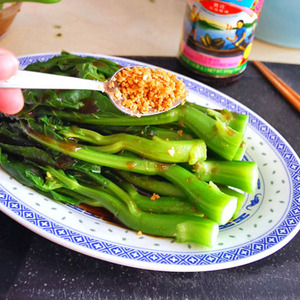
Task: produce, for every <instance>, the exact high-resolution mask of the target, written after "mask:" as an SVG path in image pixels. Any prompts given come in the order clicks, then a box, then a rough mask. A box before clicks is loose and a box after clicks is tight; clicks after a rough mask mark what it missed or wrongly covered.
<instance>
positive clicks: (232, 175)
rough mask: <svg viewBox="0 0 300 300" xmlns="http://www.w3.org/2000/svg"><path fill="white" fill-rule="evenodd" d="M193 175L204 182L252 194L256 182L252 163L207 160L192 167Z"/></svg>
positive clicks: (256, 177)
mask: <svg viewBox="0 0 300 300" xmlns="http://www.w3.org/2000/svg"><path fill="white" fill-rule="evenodd" d="M193 169H194V171H195V174H196V175H197V176H198V177H199V178H200V179H202V180H204V181H213V182H214V183H218V184H223V185H228V186H232V187H235V188H238V189H240V190H242V191H244V192H247V193H254V191H255V189H256V186H257V180H258V168H257V164H256V163H254V162H252V161H217V160H207V161H201V162H198V163H197V164H195V165H194V166H193Z"/></svg>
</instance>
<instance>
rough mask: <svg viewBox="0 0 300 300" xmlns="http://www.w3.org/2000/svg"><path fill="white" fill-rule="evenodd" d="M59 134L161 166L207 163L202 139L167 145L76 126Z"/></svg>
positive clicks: (155, 140)
mask: <svg viewBox="0 0 300 300" xmlns="http://www.w3.org/2000/svg"><path fill="white" fill-rule="evenodd" d="M58 132H59V133H60V134H62V135H64V136H65V137H67V138H77V139H79V140H83V141H85V142H89V143H91V144H93V145H101V147H91V149H94V150H97V151H101V152H108V153H117V152H120V151H121V150H129V151H132V152H134V153H137V154H139V155H141V156H143V157H146V158H148V159H152V160H156V161H160V162H167V163H180V162H189V164H190V165H193V164H195V163H196V162H197V161H199V160H205V159H206V145H205V143H204V141H202V140H199V139H197V140H196V139H195V140H188V141H164V140H161V139H159V138H158V137H153V139H152V140H148V139H145V138H142V137H138V136H134V135H130V134H126V133H119V134H113V135H108V136H103V135H101V134H99V133H97V132H95V131H92V130H88V129H84V128H78V127H75V126H72V127H65V128H63V129H60V130H58Z"/></svg>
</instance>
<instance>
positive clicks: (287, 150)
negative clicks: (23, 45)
mask: <svg viewBox="0 0 300 300" xmlns="http://www.w3.org/2000/svg"><path fill="white" fill-rule="evenodd" d="M56 55H59V54H57V53H55V54H53V53H51V54H36V55H30V56H24V57H20V58H19V60H20V66H21V67H25V66H27V65H28V64H30V63H33V62H36V61H45V60H48V59H49V58H51V57H53V56H56ZM78 55H83V56H85V55H91V56H95V57H104V58H108V59H110V60H113V61H115V62H116V63H118V64H120V65H123V66H131V65H137V64H138V65H145V66H150V67H152V66H151V65H148V64H145V63H141V62H137V61H133V60H129V59H124V58H121V57H111V56H104V55H92V54H78ZM178 77H180V78H181V79H183V81H184V83H185V84H186V86H187V87H188V89H189V91H191V92H193V93H195V94H196V95H199V96H201V97H202V98H204V99H206V101H207V102H208V104H215V105H218V106H220V107H222V108H226V109H228V110H231V111H236V112H238V113H242V114H248V115H249V127H251V128H252V129H253V130H254V131H255V132H256V133H257V134H258V135H260V136H261V137H262V138H263V139H264V140H265V141H266V142H267V143H269V145H270V146H271V147H272V148H273V150H274V151H275V152H276V154H277V155H278V157H279V158H280V160H281V164H283V165H284V166H283V167H284V169H285V170H286V172H287V173H288V176H289V179H290V180H289V195H288V198H289V199H288V202H289V203H288V211H285V212H283V214H282V217H281V219H280V221H279V222H277V223H275V224H274V227H271V229H269V230H267V231H266V232H264V233H263V234H262V235H261V236H260V237H259V238H258V239H256V240H255V241H254V240H252V241H251V240H250V241H249V242H246V243H243V244H241V245H238V246H235V247H232V248H230V247H229V248H226V249H222V250H220V251H218V250H216V251H214V250H213V249H211V250H207V249H206V250H205V251H198V252H193V251H190V252H189V251H183V252H176V251H172V250H171V249H170V251H165V250H163V251H160V250H155V249H142V248H139V247H132V246H128V245H126V244H122V243H115V242H111V241H109V240H105V239H101V237H100V238H95V236H90V235H88V234H85V233H82V232H80V231H78V230H74V229H73V228H72V226H71V227H68V226H66V225H64V224H60V223H59V222H57V221H54V220H52V219H51V218H49V217H47V216H44V215H43V214H41V213H40V212H39V211H38V210H34V209H32V208H30V207H28V206H27V205H26V204H24V203H23V202H22V200H21V199H19V198H17V197H15V196H14V195H13V193H11V191H8V190H7V189H6V188H5V187H4V186H2V185H1V183H0V208H1V210H2V211H3V212H4V213H6V214H7V215H9V216H10V217H11V218H13V219H15V220H16V221H18V222H19V223H21V224H22V225H24V226H25V227H27V228H29V229H30V230H32V231H34V232H35V233H37V234H40V235H42V236H44V237H45V238H47V239H49V240H51V241H53V242H56V243H58V244H60V245H63V246H65V247H67V248H70V249H73V250H75V251H78V252H81V253H84V254H86V255H90V256H92V257H95V258H99V259H102V260H106V261H109V262H113V263H118V264H122V265H126V266H131V267H137V268H142V269H151V270H162V271H179V272H180V271H211V270H218V269H225V268H230V267H235V266H241V265H244V264H247V263H251V262H254V261H257V260H258V259H261V258H264V257H267V256H268V255H270V254H272V253H274V252H276V251H277V250H279V249H280V248H282V247H283V246H284V245H286V244H287V243H288V242H289V241H290V240H291V239H292V238H293V237H294V236H295V235H296V234H297V232H298V231H299V229H300V160H299V158H298V157H297V155H296V153H295V152H294V150H293V149H292V148H291V146H290V145H289V144H288V143H287V142H286V141H285V140H284V138H283V137H281V135H280V134H279V133H278V132H276V130H275V129H273V128H272V127H271V126H270V125H269V124H267V123H266V122H265V121H264V120H263V119H261V118H260V117H259V116H257V115H256V114H255V113H254V112H252V111H251V110H249V109H248V108H246V107H245V106H243V105H242V104H240V103H238V102H237V101H235V100H234V99H232V98H230V97H228V96H226V95H224V94H222V93H220V92H218V91H216V90H214V89H212V88H211V87H208V86H206V85H204V84H202V83H200V82H197V81H195V80H193V79H190V78H188V77H185V76H181V75H179V74H178ZM246 157H247V158H249V157H250V159H251V155H249V154H248V155H247V154H246ZM247 158H246V159H247ZM262 179H263V178H262ZM258 185H260V183H258ZM259 189H260V187H259V186H258V190H259ZM260 195H261V194H260V192H259V191H258V192H257V193H256V194H255V195H254V198H253V199H252V200H250V202H249V203H248V204H247V206H246V207H245V210H244V211H246V212H244V213H243V214H241V215H240V216H239V217H238V218H237V219H236V220H233V222H231V223H229V224H226V225H225V226H222V227H221V228H222V229H223V230H226V229H228V228H230V227H231V226H234V225H236V224H238V223H239V222H243V220H244V219H245V218H247V217H248V216H249V214H248V213H247V210H248V211H249V210H250V209H251V208H252V207H255V206H256V205H258V204H259V202H260ZM263 200H264V201H266V199H261V202H262V201H263ZM258 209H259V208H258ZM222 229H221V230H222Z"/></svg>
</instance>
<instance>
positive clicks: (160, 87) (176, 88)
mask: <svg viewBox="0 0 300 300" xmlns="http://www.w3.org/2000/svg"><path fill="white" fill-rule="evenodd" d="M0 88H21V89H60V90H62V89H65V90H68V89H72V90H74V89H77V90H97V91H101V92H104V93H106V94H107V96H108V97H109V99H110V100H111V101H112V103H113V104H114V105H115V107H117V108H118V109H119V110H120V111H122V112H123V113H125V114H129V115H132V116H138V117H140V116H148V115H154V114H159V113H162V112H165V111H168V110H170V109H172V108H174V107H176V106H178V105H179V104H180V103H181V102H182V101H183V100H184V99H185V98H186V96H187V90H186V88H185V86H184V83H183V81H182V80H179V79H177V76H176V75H175V74H173V73H171V72H166V71H165V70H162V69H160V68H156V69H154V68H148V67H140V66H135V67H126V68H121V69H120V70H118V71H117V72H116V73H115V74H114V75H113V76H112V77H111V79H110V80H109V81H106V82H100V81H96V80H88V79H81V78H75V77H69V76H61V75H53V74H46V73H39V72H32V71H18V72H17V74H16V75H15V76H13V77H11V78H10V79H8V80H7V81H3V82H0Z"/></svg>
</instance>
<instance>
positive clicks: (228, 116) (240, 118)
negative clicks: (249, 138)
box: [186, 102, 249, 133]
mask: <svg viewBox="0 0 300 300" xmlns="http://www.w3.org/2000/svg"><path fill="white" fill-rule="evenodd" d="M186 105H188V106H191V107H193V108H195V109H198V110H200V111H202V112H203V113H205V114H207V115H209V116H211V117H213V118H215V119H218V120H220V121H221V122H223V123H225V124H226V125H227V126H229V127H231V128H232V129H233V130H235V131H238V132H241V133H245V131H246V128H247V125H248V121H249V116H248V115H244V114H238V113H236V112H230V111H229V110H227V109H222V110H217V109H211V108H208V107H204V106H201V105H198V104H195V103H192V102H186Z"/></svg>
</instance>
